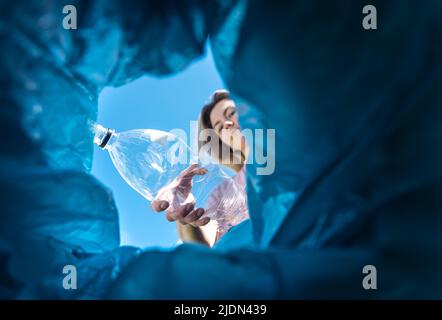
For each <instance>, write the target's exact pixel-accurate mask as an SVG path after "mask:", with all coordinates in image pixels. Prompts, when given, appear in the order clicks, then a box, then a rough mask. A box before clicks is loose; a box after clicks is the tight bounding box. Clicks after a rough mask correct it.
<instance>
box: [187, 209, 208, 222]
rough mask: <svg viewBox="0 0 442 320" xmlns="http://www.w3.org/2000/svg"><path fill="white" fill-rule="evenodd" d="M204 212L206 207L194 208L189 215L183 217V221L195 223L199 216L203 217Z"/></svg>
mask: <svg viewBox="0 0 442 320" xmlns="http://www.w3.org/2000/svg"><path fill="white" fill-rule="evenodd" d="M203 214H204V209H202V208H199V209H196V210H193V211H192V212H191V213H189V214H188V215H186V216H185V217H184V219H183V221H184V222H185V223H193V222H195V221H197V220H198V219H199V218H201V216H202V215H203Z"/></svg>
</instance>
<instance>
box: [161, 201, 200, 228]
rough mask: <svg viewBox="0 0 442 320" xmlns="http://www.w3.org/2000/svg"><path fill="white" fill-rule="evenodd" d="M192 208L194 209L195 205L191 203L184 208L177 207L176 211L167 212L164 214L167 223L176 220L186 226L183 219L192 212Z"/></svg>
mask: <svg viewBox="0 0 442 320" xmlns="http://www.w3.org/2000/svg"><path fill="white" fill-rule="evenodd" d="M194 207H195V205H194V204H193V203H188V204H186V205H184V206H181V207H179V208H178V209H176V210H171V211H168V212H167V213H166V219H167V220H168V221H176V220H178V221H180V222H181V223H183V224H186V223H185V220H184V219H185V217H186V216H187V215H188V214H189V213H190V212H192V210H193V208H194Z"/></svg>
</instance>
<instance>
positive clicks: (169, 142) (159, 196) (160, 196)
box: [94, 125, 247, 221]
mask: <svg viewBox="0 0 442 320" xmlns="http://www.w3.org/2000/svg"><path fill="white" fill-rule="evenodd" d="M94 143H95V144H96V145H98V146H99V147H100V148H102V149H104V150H107V151H108V152H109V155H110V157H111V159H112V162H113V164H114V166H115V167H116V168H117V170H118V172H119V173H120V175H121V176H122V177H123V179H124V180H125V181H126V182H127V183H128V184H129V185H130V186H131V187H132V188H133V189H135V190H136V191H137V192H138V193H140V194H141V195H142V196H143V197H145V198H146V199H147V200H149V201H150V202H152V201H154V200H166V201H168V202H169V204H170V206H169V209H170V210H174V209H177V208H178V207H180V206H182V205H183V204H186V203H194V204H195V208H196V207H201V208H204V209H205V211H206V212H205V214H204V215H203V217H205V216H208V217H210V218H211V219H213V220H217V221H220V220H222V219H223V214H224V213H226V212H232V213H235V215H236V214H238V216H240V215H243V212H239V211H244V210H247V206H246V205H245V203H246V199H245V196H244V195H245V192H244V188H245V187H244V186H242V185H240V184H238V183H237V182H236V181H235V180H234V179H233V178H232V177H233V175H235V172H234V171H233V170H231V169H229V168H227V167H225V166H222V165H221V164H218V163H216V162H215V161H214V160H213V159H212V160H210V157H209V156H207V157H204V158H202V157H201V154H199V155H198V156H196V154H195V153H194V152H193V151H192V150H191V149H190V148H189V146H188V145H187V144H186V143H185V142H184V141H183V140H182V139H180V138H179V137H177V136H176V135H173V134H171V133H168V132H164V131H159V130H152V129H136V130H130V131H125V132H121V133H117V132H115V130H113V129H106V128H104V127H103V126H101V125H95V137H94ZM192 170H200V171H201V170H203V171H204V173H203V174H190V175H189V172H190V173H191V172H192ZM188 177H190V179H188ZM189 184H190V185H189ZM217 188H222V190H229V191H228V192H224V195H223V197H222V199H219V201H214V198H216V197H211V195H212V194H213V192H214V191H215V190H216V189H217ZM241 189H242V190H241ZM218 193H219V192H218ZM218 198H219V196H218Z"/></svg>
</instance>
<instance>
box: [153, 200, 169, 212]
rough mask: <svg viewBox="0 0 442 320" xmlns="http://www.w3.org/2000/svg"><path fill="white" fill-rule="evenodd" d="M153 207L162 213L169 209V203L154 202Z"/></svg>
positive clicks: (162, 201)
mask: <svg viewBox="0 0 442 320" xmlns="http://www.w3.org/2000/svg"><path fill="white" fill-rule="evenodd" d="M151 207H152V209H153V210H154V211H156V212H161V211H164V210H166V209H167V208H169V202H167V201H164V200H154V201H152V204H151Z"/></svg>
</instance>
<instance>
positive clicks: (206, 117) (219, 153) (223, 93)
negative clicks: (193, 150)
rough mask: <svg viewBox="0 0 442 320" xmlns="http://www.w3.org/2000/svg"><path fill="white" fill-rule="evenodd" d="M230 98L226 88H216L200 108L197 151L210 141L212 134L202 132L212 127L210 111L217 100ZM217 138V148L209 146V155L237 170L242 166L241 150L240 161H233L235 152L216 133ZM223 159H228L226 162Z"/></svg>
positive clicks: (242, 156) (242, 155)
mask: <svg viewBox="0 0 442 320" xmlns="http://www.w3.org/2000/svg"><path fill="white" fill-rule="evenodd" d="M226 99H227V100H230V99H231V97H230V94H229V92H228V91H227V90H217V91H215V92H214V93H213V94H212V96H211V97H210V99H209V102H208V103H206V104H205V105H204V106H203V108H202V110H201V114H200V117H199V121H198V151H200V150H201V148H202V147H203V146H204V145H206V144H208V143H210V142H211V138H212V136H213V134H212V135H207V134H205V133H204V132H203V130H205V129H212V130H213V129H214V128H213V124H212V122H211V121H210V113H211V112H212V110H213V108H214V107H215V106H216V104H217V103H218V102H220V101H221V100H226ZM217 138H218V141H217V142H218V146H219V147H218V148H215V147H213V148H210V149H211V156H212V157H214V158H215V159H216V160H218V161H219V162H220V163H222V164H223V165H225V166H227V167H229V168H231V169H233V170H235V171H239V170H241V169H242V167H243V166H244V159H245V157H244V154H243V153H242V152H241V154H240V156H241V161H240V163H235V162H234V161H233V159H234V154H235V152H234V151H233V149H232V148H231V147H230V146H229V145H227V144H225V143H224V142H223V141H222V140H221V138H220V137H219V136H218V135H217ZM226 154H228V155H230V156H229V159H223V155H226ZM225 160H228V161H227V162H226V161H225Z"/></svg>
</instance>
